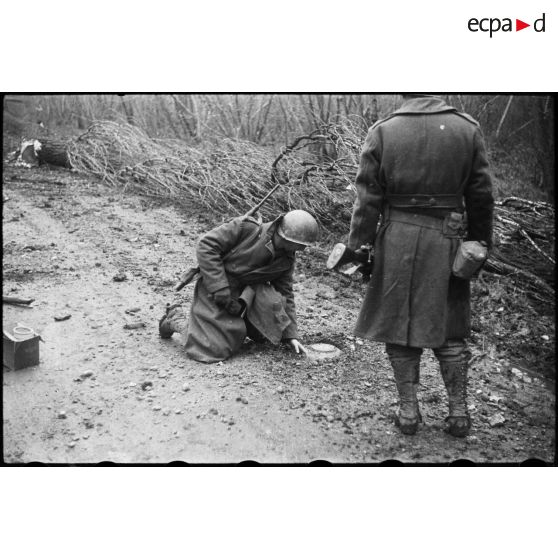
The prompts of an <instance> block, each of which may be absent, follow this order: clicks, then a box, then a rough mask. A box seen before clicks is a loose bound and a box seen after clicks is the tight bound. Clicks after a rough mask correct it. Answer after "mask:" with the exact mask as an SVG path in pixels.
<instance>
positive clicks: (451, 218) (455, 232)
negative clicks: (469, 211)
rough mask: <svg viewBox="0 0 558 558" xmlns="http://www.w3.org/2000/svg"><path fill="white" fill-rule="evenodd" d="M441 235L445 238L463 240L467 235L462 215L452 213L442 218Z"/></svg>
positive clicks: (464, 219) (465, 222)
mask: <svg viewBox="0 0 558 558" xmlns="http://www.w3.org/2000/svg"><path fill="white" fill-rule="evenodd" d="M442 234H443V235H444V236H445V237H446V238H465V236H466V235H467V220H466V217H465V215H464V214H463V213H456V212H455V211H452V212H451V213H449V214H448V215H446V216H445V217H444V221H443V223H442Z"/></svg>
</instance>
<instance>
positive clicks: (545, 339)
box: [541, 335, 550, 341]
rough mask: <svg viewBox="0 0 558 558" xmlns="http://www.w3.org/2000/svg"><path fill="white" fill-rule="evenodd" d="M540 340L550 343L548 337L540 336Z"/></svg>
mask: <svg viewBox="0 0 558 558" xmlns="http://www.w3.org/2000/svg"><path fill="white" fill-rule="evenodd" d="M541 339H542V340H543V341H550V337H549V336H548V335H541Z"/></svg>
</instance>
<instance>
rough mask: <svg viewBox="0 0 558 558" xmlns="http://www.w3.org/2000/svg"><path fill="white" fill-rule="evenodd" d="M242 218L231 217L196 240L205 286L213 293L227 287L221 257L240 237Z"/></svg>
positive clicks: (242, 229) (241, 235)
mask: <svg viewBox="0 0 558 558" xmlns="http://www.w3.org/2000/svg"><path fill="white" fill-rule="evenodd" d="M243 232H244V227H243V221H242V219H240V218H238V219H233V220H232V221H229V222H228V223H224V224H223V225H220V226H219V227H216V228H214V229H213V230H211V231H209V232H208V233H206V234H204V235H203V236H202V237H201V238H200V240H199V241H198V246H197V249H196V255H197V258H198V265H199V266H200V271H201V274H202V277H203V280H204V284H205V287H206V288H207V290H208V291H209V292H210V293H211V294H213V293H215V292H216V291H218V290H219V289H223V288H225V287H229V286H230V285H229V280H228V279H227V274H226V273H225V265H224V263H223V258H224V257H225V255H226V254H228V253H229V252H230V251H231V250H232V249H233V248H234V247H235V246H236V245H237V244H238V243H239V242H240V240H241V239H242V237H243Z"/></svg>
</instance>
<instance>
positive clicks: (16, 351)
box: [2, 324, 41, 370]
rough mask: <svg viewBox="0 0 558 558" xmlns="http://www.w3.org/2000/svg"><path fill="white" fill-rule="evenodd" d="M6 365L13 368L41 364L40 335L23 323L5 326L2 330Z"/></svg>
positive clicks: (17, 368)
mask: <svg viewBox="0 0 558 558" xmlns="http://www.w3.org/2000/svg"><path fill="white" fill-rule="evenodd" d="M2 338H3V353H4V366H7V367H8V368H11V369H12V370H19V369H21V368H28V367H29V366H35V365H37V364H39V340H40V339H41V337H40V335H38V334H37V333H35V331H33V329H32V328H30V327H28V326H24V325H23V324H16V325H12V324H10V325H8V326H4V327H3V330H2Z"/></svg>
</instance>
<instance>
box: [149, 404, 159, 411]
mask: <svg viewBox="0 0 558 558" xmlns="http://www.w3.org/2000/svg"><path fill="white" fill-rule="evenodd" d="M151 408H152V409H153V410H154V411H160V410H161V405H153V407H151Z"/></svg>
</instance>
